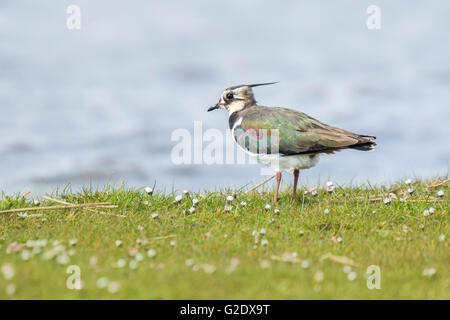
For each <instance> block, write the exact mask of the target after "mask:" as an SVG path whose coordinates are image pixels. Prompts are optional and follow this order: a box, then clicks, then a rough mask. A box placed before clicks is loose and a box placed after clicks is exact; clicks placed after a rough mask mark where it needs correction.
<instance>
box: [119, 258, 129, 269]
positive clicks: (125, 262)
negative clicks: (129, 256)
mask: <svg viewBox="0 0 450 320" xmlns="http://www.w3.org/2000/svg"><path fill="white" fill-rule="evenodd" d="M126 264H127V261H126V260H125V259H119V260H117V268H123V267H125V265H126Z"/></svg>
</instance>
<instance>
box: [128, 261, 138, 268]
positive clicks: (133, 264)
mask: <svg viewBox="0 0 450 320" xmlns="http://www.w3.org/2000/svg"><path fill="white" fill-rule="evenodd" d="M128 266H129V267H130V269H132V270H134V269H136V268H137V267H138V266H139V264H138V262H137V261H136V260H131V261H130V262H129V263H128Z"/></svg>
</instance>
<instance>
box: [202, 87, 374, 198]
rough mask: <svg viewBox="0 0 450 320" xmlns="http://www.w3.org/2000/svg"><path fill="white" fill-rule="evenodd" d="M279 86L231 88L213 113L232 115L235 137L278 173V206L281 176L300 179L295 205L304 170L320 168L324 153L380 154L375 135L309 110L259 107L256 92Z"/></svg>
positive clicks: (224, 92) (215, 106) (240, 144)
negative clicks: (337, 124) (328, 120)
mask: <svg viewBox="0 0 450 320" xmlns="http://www.w3.org/2000/svg"><path fill="white" fill-rule="evenodd" d="M275 83H277V82H266V83H257V84H244V85H237V86H232V87H229V88H226V89H225V90H224V91H223V92H222V94H221V96H220V99H219V102H218V103H216V104H215V105H213V106H212V107H210V108H209V109H208V112H210V111H213V110H217V109H224V110H227V111H228V114H229V118H228V124H229V127H230V129H231V135H232V137H233V139H234V141H235V142H236V143H237V144H238V146H239V147H240V148H242V149H243V150H244V152H245V153H247V154H248V155H249V156H250V157H252V158H254V159H255V160H256V161H257V162H258V163H261V164H263V165H266V166H270V167H271V168H272V169H273V170H274V171H275V177H276V186H275V193H274V199H273V202H274V203H277V202H278V192H279V188H280V182H281V172H283V171H284V172H288V173H291V174H293V175H294V185H293V190H292V200H293V201H295V199H296V193H297V183H298V177H299V171H300V170H304V169H308V168H311V167H314V166H315V165H316V164H317V163H318V161H319V156H320V155H321V154H332V153H334V152H336V151H341V150H343V149H355V150H360V151H372V150H374V148H375V146H376V143H375V142H374V141H373V140H375V139H376V137H375V136H370V135H362V134H356V133H353V132H350V131H347V130H344V129H340V128H337V127H333V126H331V125H328V124H325V123H323V122H321V121H319V120H317V119H315V118H313V117H311V116H309V115H307V114H305V113H303V112H300V111H296V110H292V109H288V108H282V107H267V106H262V105H259V104H257V102H256V100H255V96H254V94H253V88H255V87H259V86H266V85H272V84H275Z"/></svg>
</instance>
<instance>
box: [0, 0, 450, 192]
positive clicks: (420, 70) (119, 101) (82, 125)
mask: <svg viewBox="0 0 450 320" xmlns="http://www.w3.org/2000/svg"><path fill="white" fill-rule="evenodd" d="M70 4H76V5H79V6H80V8H81V14H82V16H81V23H82V26H81V30H79V31H78V30H73V31H70V30H68V29H67V28H66V19H67V17H68V15H67V13H66V8H67V6H68V5H70ZM371 4H375V5H378V6H379V7H380V8H381V27H382V28H381V30H378V31H374V30H368V29H367V27H366V19H367V17H368V15H367V14H366V8H367V7H368V6H369V5H371ZM449 17H450V4H449V2H448V1H446V0H440V1H410V0H408V1H407V0H402V1H401V0H397V1H370V2H369V1H361V0H355V1H331V0H330V1H298V0H292V1H282V2H279V1H256V0H255V1H237V0H236V1H223V2H218V1H209V0H202V1H148V0H146V1H144V0H140V1H124V0H123V1H107V0H95V1H93V0H72V1H62V0H53V1H49V0H41V1H32V0H29V1H16V0H0V190H3V191H6V192H8V193H11V192H22V191H24V190H30V191H32V192H36V193H43V192H49V191H51V190H54V189H55V188H56V187H57V186H59V187H62V186H65V185H66V184H68V183H70V184H71V185H72V187H73V188H75V189H76V188H79V187H80V186H82V185H89V184H92V185H93V186H100V187H101V186H102V185H104V184H106V183H110V184H113V185H118V184H119V183H120V181H121V180H123V181H125V183H126V184H127V185H128V186H131V187H142V186H146V185H153V182H154V181H155V180H156V181H157V188H159V189H164V190H166V191H171V190H172V189H176V190H179V189H185V188H189V189H194V190H201V189H205V188H209V189H212V188H214V187H228V186H230V187H236V186H241V185H243V184H245V183H247V182H249V181H254V182H257V181H259V180H260V179H261V176H260V175H259V173H260V170H259V166H258V165H246V166H238V165H224V166H206V165H190V166H189V165H187V166H175V165H174V164H173V163H172V162H171V159H170V151H171V148H172V147H173V145H174V144H175V143H174V142H172V141H171V140H170V135H171V133H172V131H173V130H174V129H176V128H186V129H189V130H192V129H193V122H194V120H202V121H203V124H204V128H205V129H207V128H219V129H223V130H225V129H226V128H227V125H228V124H227V114H226V112H219V111H217V112H212V113H206V109H207V108H208V107H209V106H210V105H211V104H213V103H215V102H216V101H217V100H218V98H219V95H220V93H221V91H222V90H223V89H224V88H225V87H228V86H231V85H236V84H241V83H254V82H265V81H280V83H279V84H277V85H274V86H267V87H260V88H257V89H255V95H256V98H257V100H258V101H259V102H260V103H261V104H264V105H276V106H285V107H291V108H294V109H297V110H301V111H303V112H306V113H308V114H310V115H312V116H314V117H316V118H318V119H320V120H322V121H324V122H326V123H329V124H332V125H336V126H339V127H343V128H346V129H349V130H353V131H355V132H358V133H363V134H372V135H376V136H377V137H378V140H377V142H378V143H379V148H378V149H377V150H376V151H375V152H372V153H364V152H358V151H343V152H340V153H338V154H335V155H332V156H324V157H323V158H322V160H321V162H320V163H319V165H318V166H317V167H315V168H313V169H310V170H308V171H304V172H302V173H301V181H302V183H304V184H316V183H317V181H318V180H319V179H320V181H322V182H324V181H326V180H327V179H332V180H333V181H335V182H336V183H340V184H350V183H361V182H365V181H367V180H369V181H371V182H372V183H385V182H386V183H389V182H393V181H395V180H396V179H401V178H405V177H415V176H417V177H432V176H436V175H438V174H444V175H445V174H447V172H448V169H449V158H450V150H449V143H448V138H449V136H450V135H449V133H450V129H449V116H450V19H449ZM285 181H286V182H287V183H290V182H291V178H288V179H286V180H285Z"/></svg>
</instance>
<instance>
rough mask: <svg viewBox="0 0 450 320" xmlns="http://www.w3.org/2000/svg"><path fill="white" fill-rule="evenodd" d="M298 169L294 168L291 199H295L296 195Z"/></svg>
mask: <svg viewBox="0 0 450 320" xmlns="http://www.w3.org/2000/svg"><path fill="white" fill-rule="evenodd" d="M297 181H298V170H294V189H293V190H292V200H293V201H295V198H296V197H295V196H296V195H297Z"/></svg>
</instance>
